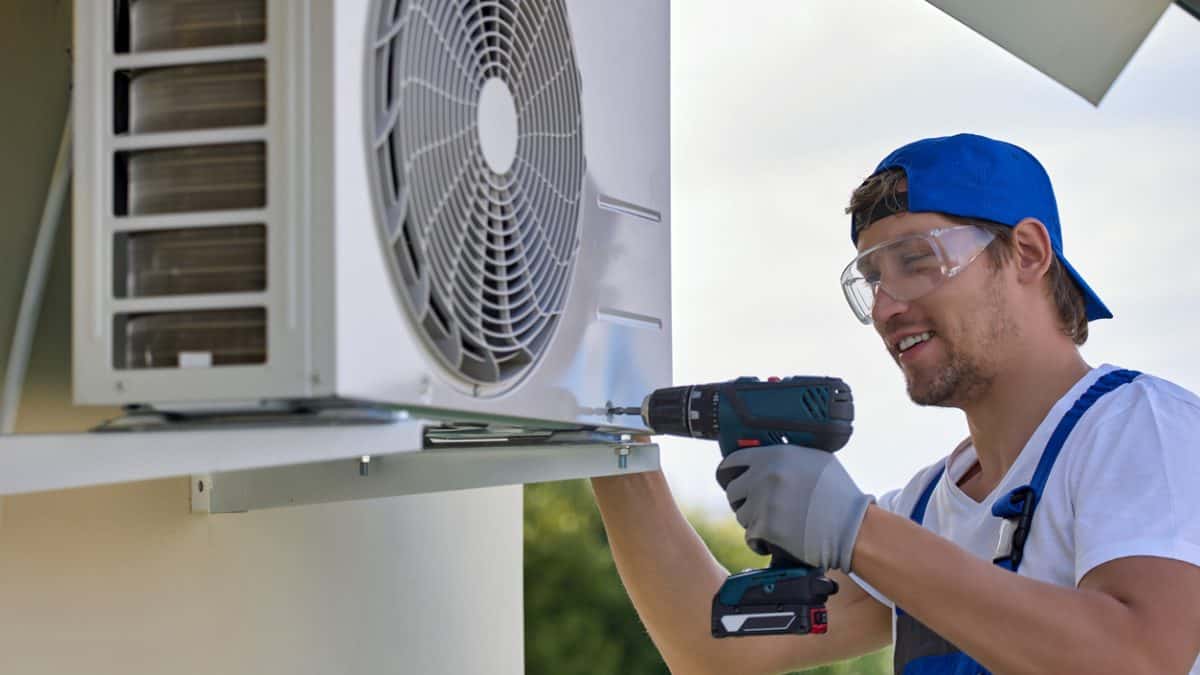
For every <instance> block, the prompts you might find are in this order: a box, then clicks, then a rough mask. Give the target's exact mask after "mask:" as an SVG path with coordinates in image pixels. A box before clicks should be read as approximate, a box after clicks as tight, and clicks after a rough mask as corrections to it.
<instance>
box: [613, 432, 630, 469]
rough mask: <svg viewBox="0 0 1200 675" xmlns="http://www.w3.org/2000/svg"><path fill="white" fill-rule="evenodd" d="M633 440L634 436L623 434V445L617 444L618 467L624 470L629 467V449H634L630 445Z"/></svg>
mask: <svg viewBox="0 0 1200 675" xmlns="http://www.w3.org/2000/svg"><path fill="white" fill-rule="evenodd" d="M631 441H633V436H631V435H629V434H621V445H618V446H617V468H618V469H621V470H622V471H624V470H625V469H628V468H629V451H630V450H631V449H632V446H630V442H631Z"/></svg>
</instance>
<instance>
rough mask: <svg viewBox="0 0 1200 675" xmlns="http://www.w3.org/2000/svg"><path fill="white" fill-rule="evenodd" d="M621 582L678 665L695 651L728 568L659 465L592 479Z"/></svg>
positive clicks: (677, 667) (668, 659) (663, 650)
mask: <svg viewBox="0 0 1200 675" xmlns="http://www.w3.org/2000/svg"><path fill="white" fill-rule="evenodd" d="M592 489H593V491H594V492H595V495H596V504H597V505H598V506H599V507H600V515H601V517H602V518H603V519H604V526H605V529H606V531H607V532H608V541H609V546H610V548H611V549H612V554H613V559H614V560H615V561H616V564H617V571H618V572H619V573H620V575H621V581H622V582H623V583H624V584H625V589H626V592H628V593H629V597H630V599H631V600H632V601H633V604H634V606H635V607H636V608H637V611H638V615H639V616H640V617H641V619H642V622H643V623H644V624H645V625H646V628H647V629H648V630H649V631H650V637H651V638H652V639H653V640H654V643H655V645H656V646H657V647H658V649H659V651H660V653H662V655H663V659H664V660H665V661H666V662H667V663H668V664H669V665H671V667H672V669H673V670H679V671H680V672H697V671H696V670H695V669H693V668H690V667H688V666H689V664H690V661H691V660H692V659H695V658H696V657H697V656H698V654H697V653H696V651H695V650H694V649H692V648H693V647H694V646H695V643H696V641H697V637H700V638H704V637H706V636H707V634H708V630H709V628H708V615H709V612H710V611H711V607H710V605H709V603H710V602H711V598H712V595H713V593H715V592H716V589H717V588H718V587H719V586H720V585H721V582H722V581H723V580H724V578H725V575H726V571H725V570H724V568H722V567H721V566H720V564H718V563H717V561H716V560H715V559H714V558H713V556H712V553H711V552H710V551H709V550H708V548H707V547H706V546H705V545H704V542H703V541H702V540H701V539H700V537H699V535H697V534H696V532H695V530H693V529H692V527H691V525H690V524H688V522H687V520H686V519H685V518H684V517H683V514H682V513H680V511H679V508H678V506H676V504H675V501H674V498H673V497H672V495H671V492H670V490H669V488H668V487H667V483H666V478H665V477H664V476H663V475H662V473H661V472H658V471H653V472H648V473H640V474H634V475H624V476H611V477H603V478H593V479H592Z"/></svg>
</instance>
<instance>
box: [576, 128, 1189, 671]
mask: <svg viewBox="0 0 1200 675" xmlns="http://www.w3.org/2000/svg"><path fill="white" fill-rule="evenodd" d="M1114 170H1117V169H1115V168H1114ZM847 211H848V212H849V213H850V214H851V221H852V233H851V238H852V240H853V241H854V242H855V244H856V245H857V248H858V255H857V256H856V257H855V258H854V260H853V261H852V262H851V263H850V265H848V266H847V268H846V271H845V272H844V273H843V275H842V286H843V291H844V292H845V294H846V298H847V300H848V302H849V304H850V306H851V309H852V310H853V312H854V313H855V315H856V317H857V318H858V319H860V320H861V321H862V322H863V323H864V324H872V325H874V328H875V330H876V331H877V332H878V333H879V335H880V337H881V338H882V339H883V342H884V346H885V348H886V349H887V350H888V351H889V352H890V354H891V355H892V357H893V359H894V360H895V361H896V363H897V364H898V366H899V367H900V369H901V371H902V372H903V374H904V377H905V380H906V382H907V388H908V393H909V396H910V397H911V398H912V400H913V401H914V402H916V403H917V404H919V405H935V406H945V407H954V408H959V409H961V410H962V411H963V412H964V413H965V415H966V420H967V432H968V436H967V438H966V440H964V441H963V442H962V444H960V445H959V446H958V447H957V448H956V449H954V451H953V452H951V454H950V455H949V456H948V457H947V458H946V459H945V460H943V461H940V462H938V463H937V464H935V465H934V466H931V467H928V468H926V469H924V470H922V471H921V472H919V473H918V474H917V475H916V476H915V477H914V478H913V479H912V480H911V481H909V483H908V484H907V485H906V486H905V487H904V488H902V489H900V490H897V491H894V492H890V493H887V494H885V495H883V496H882V497H881V498H880V499H879V500H878V501H877V502H876V501H875V500H874V499H872V498H871V497H870V496H867V495H864V494H863V493H862V492H861V491H860V490H859V489H858V488H857V487H856V486H855V484H854V482H853V481H852V480H851V479H850V477H849V476H848V475H847V474H846V472H845V471H844V470H843V468H842V467H841V465H840V464H839V462H838V460H837V458H836V457H835V456H834V455H831V454H828V453H824V452H820V451H817V450H812V449H807V448H798V447H795V446H775V447H765V448H748V449H745V450H742V451H740V452H737V453H735V454H733V455H731V456H730V457H729V458H727V459H726V460H725V461H724V462H722V464H721V468H723V469H735V470H736V471H741V472H742V473H741V474H740V475H738V476H737V477H736V478H735V479H734V480H732V481H731V482H729V483H728V484H727V485H726V486H725V488H726V492H727V496H728V498H729V501H730V504H731V505H732V506H733V507H734V510H735V512H736V515H737V518H738V520H739V522H741V524H742V525H743V526H744V527H746V538H747V542H749V543H750V545H751V546H752V547H754V548H756V549H759V550H760V551H761V550H762V542H764V541H769V542H771V543H773V544H776V545H778V546H780V547H782V548H784V549H786V550H787V551H788V552H790V553H791V554H793V555H794V556H795V557H797V558H799V559H801V560H804V561H806V562H808V563H810V564H813V565H818V566H823V567H826V568H828V569H829V570H830V576H831V577H832V578H834V579H835V580H837V581H838V582H839V585H840V587H841V591H840V592H839V593H838V594H837V595H834V596H832V597H831V598H830V601H829V603H828V607H829V615H830V628H829V633H828V634H827V635H824V636H806V637H758V638H739V639H727V640H720V641H718V640H715V639H712V638H710V637H708V630H709V612H710V603H711V599H712V595H713V592H714V591H715V590H716V589H717V588H718V587H719V586H720V584H721V581H722V580H723V579H724V578H725V576H726V574H727V573H726V571H725V570H724V569H721V567H720V566H719V565H718V564H717V563H716V562H715V561H714V559H713V558H712V556H711V554H709V552H708V551H707V550H706V549H705V547H704V545H703V544H702V542H701V541H700V540H699V538H698V537H697V536H696V535H695V533H694V532H693V531H692V530H691V529H690V527H689V526H688V525H687V523H686V521H685V520H684V519H683V518H682V516H680V515H679V512H678V510H677V509H676V508H675V505H674V502H673V500H672V498H671V495H670V492H669V490H668V488H667V486H666V483H665V481H664V480H663V477H662V475H661V474H659V473H650V474H641V475H635V476H622V477H612V478H598V479H595V480H594V481H593V486H594V489H595V493H596V500H597V503H598V504H599V506H600V509H601V513H602V515H603V517H604V520H605V525H606V527H607V528H608V532H609V538H610V542H611V546H612V550H613V555H614V557H615V559H616V561H617V565H618V568H619V570H620V572H621V576H622V579H623V581H624V583H625V585H626V588H627V589H628V591H629V594H630V597H631V599H632V600H633V602H634V604H635V605H636V607H637V609H638V611H639V614H640V616H641V618H642V620H643V622H644V623H645V624H646V626H647V628H648V630H649V631H650V635H651V637H652V638H653V639H654V641H655V643H656V645H657V646H658V648H659V649H660V651H661V652H662V654H663V657H664V659H665V660H666V662H667V664H668V665H669V666H670V667H671V669H672V671H673V672H676V673H771V672H780V671H786V670H790V669H798V668H803V667H808V666H812V665H817V664H820V663H825V662H829V661H834V660H841V659H845V658H850V657H853V656H856V655H859V654H863V653H867V652H870V651H873V650H875V649H878V648H879V647H882V646H884V645H887V644H889V642H893V641H894V645H895V654H896V656H895V660H896V672H897V673H898V674H903V675H921V674H922V673H979V672H992V673H1110V672H1111V673H1187V672H1191V673H1194V674H1200V664H1197V661H1196V659H1197V653H1198V652H1200V399H1198V398H1197V397H1196V396H1194V395H1193V394H1191V393H1190V392H1187V391H1185V390H1183V389H1181V388H1179V387H1176V386H1174V385H1172V384H1170V383H1168V382H1166V381H1164V380H1161V379H1158V378H1155V377H1152V376H1150V375H1145V374H1139V373H1136V372H1133V371H1126V370H1120V369H1117V368H1115V367H1113V366H1108V365H1105V366H1100V367H1096V368H1093V367H1092V366H1089V365H1088V364H1087V363H1086V362H1084V360H1083V358H1082V357H1081V355H1080V354H1079V350H1078V346H1079V345H1081V344H1083V342H1084V341H1085V340H1086V339H1087V327H1088V321H1090V320H1095V319H1101V318H1109V317H1111V316H1112V315H1111V314H1110V313H1109V311H1108V309H1107V308H1106V307H1105V305H1104V303H1103V302H1101V300H1100V299H1099V297H1098V296H1097V295H1096V294H1095V293H1094V292H1093V291H1092V290H1091V288H1090V287H1089V286H1088V285H1087V284H1086V283H1085V282H1084V280H1083V278H1082V277H1081V276H1080V274H1079V273H1078V272H1077V271H1076V270H1075V268H1074V267H1073V266H1072V265H1071V264H1070V263H1069V262H1068V261H1067V259H1066V258H1065V257H1064V255H1063V249H1062V235H1061V231H1060V226H1059V222H1058V211H1057V206H1056V202H1055V198H1054V194H1053V191H1052V188H1051V185H1050V179H1049V177H1048V176H1047V175H1046V172H1045V170H1044V169H1043V168H1042V166H1041V164H1039V163H1038V161H1037V160H1036V159H1034V157H1033V156H1032V155H1030V154H1029V153H1028V152H1026V151H1024V150H1022V149H1021V148H1018V147H1016V146H1014V145H1010V144H1007V143H1002V142H998V141H994V140H992V139H988V138H984V137H981V136H975V135H968V134H963V135H958V136H952V137H945V138H933V139H925V140H922V141H917V142H915V143H912V144H909V145H907V146H904V147H902V148H900V149H898V150H896V151H895V152H893V153H892V154H890V155H889V156H888V157H886V158H885V159H884V160H883V161H882V162H881V163H880V164H879V166H878V167H877V168H876V170H875V171H874V172H873V173H872V175H871V176H870V177H869V178H868V179H867V180H866V181H865V182H864V183H863V184H862V185H861V186H860V187H859V188H858V189H857V190H855V191H854V194H853V195H852V197H851V205H850V208H849V209H847ZM896 450H897V449H894V448H893V449H888V451H889V452H894V451H896ZM736 471H735V473H736ZM851 573H852V574H851Z"/></svg>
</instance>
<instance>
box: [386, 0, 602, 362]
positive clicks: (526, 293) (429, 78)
mask: <svg viewBox="0 0 1200 675" xmlns="http://www.w3.org/2000/svg"><path fill="white" fill-rule="evenodd" d="M373 16H374V18H375V20H376V22H377V24H376V26H375V27H374V29H375V30H376V32H375V39H374V43H373V47H372V50H371V54H370V58H371V59H372V62H371V64H370V65H371V68H370V74H369V77H371V81H370V83H369V85H370V86H369V87H368V89H369V91H370V93H369V94H368V95H369V96H370V97H371V99H372V101H371V106H372V107H371V109H372V110H373V119H372V120H370V121H371V123H372V127H371V128H372V131H373V133H372V137H371V138H370V139H369V142H370V143H371V151H372V153H373V155H372V156H373V162H372V164H373V167H374V168H373V183H374V184H373V185H372V188H373V191H374V193H375V198H376V204H377V207H378V208H379V212H380V216H381V217H380V218H379V221H380V226H381V228H382V235H383V236H384V237H385V240H386V241H387V242H388V250H389V259H390V261H391V264H392V266H393V272H394V274H393V276H394V278H395V279H396V282H397V283H398V285H399V286H400V290H401V292H400V295H401V296H402V297H403V298H404V299H405V304H406V305H407V309H408V310H409V312H410V313H411V316H412V319H413V321H414V323H415V325H416V326H418V327H419V329H420V331H421V332H422V333H424V335H425V337H426V338H427V342H428V343H429V344H430V345H431V346H432V347H433V349H434V352H435V353H436V354H437V355H438V357H439V358H440V359H441V360H442V361H443V362H444V363H445V365H447V366H448V367H449V368H450V369H451V370H452V371H453V372H455V373H457V374H458V375H460V376H462V377H463V378H465V379H466V380H468V381H469V382H471V383H474V384H476V385H479V384H483V385H495V384H503V383H515V382H516V381H517V380H519V378H520V377H522V375H523V374H524V373H525V372H527V371H528V370H529V368H530V367H531V366H532V365H533V364H534V363H536V362H537V360H538V358H539V357H540V356H541V355H542V353H543V352H544V351H545V350H546V348H547V345H548V343H549V341H550V338H551V337H552V335H553V333H554V330H555V328H556V327H557V324H558V321H559V318H560V316H561V315H562V312H563V307H564V304H565V302H566V299H567V292H568V288H569V286H570V282H571V278H572V272H573V267H574V264H575V257H576V254H577V252H578V250H579V206H580V195H581V192H582V186H583V179H584V173H585V163H584V155H583V134H582V115H581V105H580V91H579V89H580V85H579V72H578V69H577V67H576V63H575V56H574V53H573V50H572V47H571V35H570V31H569V28H568V25H567V15H566V10H565V8H564V7H563V4H562V0H379V1H378V2H377V3H376V11H375V12H374V13H373Z"/></svg>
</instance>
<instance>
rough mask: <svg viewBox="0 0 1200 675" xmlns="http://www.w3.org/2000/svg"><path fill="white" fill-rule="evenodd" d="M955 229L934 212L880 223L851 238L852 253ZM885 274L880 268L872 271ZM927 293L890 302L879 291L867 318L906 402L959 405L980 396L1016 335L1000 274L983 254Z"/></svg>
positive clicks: (885, 292) (888, 219)
mask: <svg viewBox="0 0 1200 675" xmlns="http://www.w3.org/2000/svg"><path fill="white" fill-rule="evenodd" d="M956 226H959V223H957V222H955V221H953V220H951V219H949V218H947V217H946V216H943V215H941V214H937V213H900V214H896V215H893V216H888V217H886V218H882V219H880V220H878V221H876V222H875V223H873V224H872V225H871V226H870V227H868V228H867V229H866V230H864V231H863V232H862V234H861V235H860V236H859V241H858V248H859V251H864V250H866V249H868V248H871V247H873V246H875V245H877V244H880V243H883V242H888V241H893V240H896V239H898V238H901V237H905V236H906V235H927V234H928V233H930V232H932V231H934V230H944V229H948V228H952V227H956ZM880 274H881V275H884V278H885V282H884V284H883V286H886V285H887V284H886V275H887V274H888V270H886V269H883V270H880ZM939 281H940V282H939V283H938V284H937V285H936V287H935V288H933V290H931V291H929V292H928V293H927V294H925V295H923V296H921V297H918V298H915V299H909V300H906V301H901V300H897V299H896V298H894V297H892V296H891V295H889V293H888V292H887V291H886V290H884V288H883V287H882V286H881V287H880V288H878V289H877V291H876V295H875V303H874V307H873V308H872V312H871V318H872V321H873V323H874V326H875V330H876V331H877V332H878V333H879V335H880V337H882V338H883V341H884V345H885V347H886V348H887V350H888V353H890V354H891V355H892V358H893V359H894V360H895V361H896V363H897V364H898V365H899V366H900V370H901V371H902V372H903V373H904V378H905V381H906V383H907V388H908V394H909V397H910V398H912V400H913V402H915V403H918V404H920V405H936V406H955V407H960V406H962V405H964V404H967V403H969V402H970V401H972V400H973V399H976V398H978V397H979V396H981V395H982V394H983V393H985V392H986V391H987V389H988V387H989V386H990V384H991V381H992V379H993V377H994V375H995V373H996V372H998V369H999V367H1000V364H1001V363H1002V362H1003V358H1002V356H1001V354H1002V352H1003V348H1004V346H1005V343H1006V337H1010V336H1011V335H1013V334H1014V331H1016V327H1015V324H1014V322H1013V321H1012V320H1011V319H1012V317H1011V313H1010V311H1009V306H1008V302H1007V295H1006V293H1007V291H1006V287H1005V285H1004V283H1003V279H1002V278H1001V275H1000V274H998V273H997V271H996V270H995V269H994V267H993V263H992V260H991V258H990V256H989V254H987V253H986V252H984V253H982V254H981V255H979V256H978V257H977V258H976V259H975V260H974V262H972V263H971V264H970V265H968V266H967V267H965V268H964V269H963V270H962V271H961V272H960V273H958V274H957V275H956V276H953V277H950V278H941V279H940V280H939Z"/></svg>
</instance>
